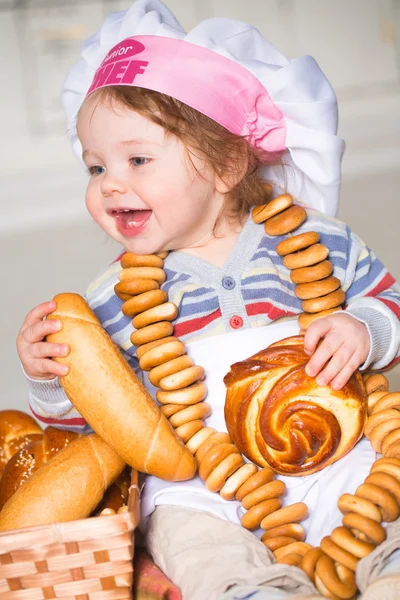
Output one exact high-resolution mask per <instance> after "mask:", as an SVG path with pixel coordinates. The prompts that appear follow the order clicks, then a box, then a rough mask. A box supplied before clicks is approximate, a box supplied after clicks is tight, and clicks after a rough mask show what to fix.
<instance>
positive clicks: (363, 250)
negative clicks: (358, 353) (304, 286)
mask: <svg viewBox="0 0 400 600" xmlns="http://www.w3.org/2000/svg"><path fill="white" fill-rule="evenodd" d="M347 241H348V248H347V264H346V267H345V275H344V281H343V290H344V291H345V292H346V307H345V308H346V311H347V312H349V313H350V314H351V315H353V316H354V317H355V318H356V319H358V320H359V321H361V322H363V323H364V324H365V325H366V327H367V329H368V332H369V335H370V340H371V348H370V352H369V354H368V357H367V359H366V361H365V363H364V364H363V365H362V366H361V367H360V368H361V369H366V368H368V367H369V368H371V369H386V368H391V367H392V366H393V365H394V364H396V362H398V361H399V360H400V321H399V317H400V288H399V286H398V285H397V283H396V280H395V279H394V277H392V275H391V274H390V273H389V271H388V270H387V269H386V267H385V266H384V265H383V264H382V263H381V261H380V260H379V259H378V258H377V257H376V256H375V254H374V253H373V252H372V251H371V250H370V249H369V248H368V247H367V246H366V244H365V243H364V242H363V241H362V240H360V238H359V237H358V236H357V235H356V234H355V233H353V232H352V231H351V230H350V229H349V228H347Z"/></svg>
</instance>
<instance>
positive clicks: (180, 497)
mask: <svg viewBox="0 0 400 600" xmlns="http://www.w3.org/2000/svg"><path fill="white" fill-rule="evenodd" d="M297 334H298V325H297V320H296V321H295V320H291V321H284V322H281V323H279V322H275V323H272V324H270V325H268V326H266V327H256V328H253V329H245V330H242V331H236V332H232V333H226V334H223V335H217V336H212V337H209V338H206V339H204V340H200V341H198V342H193V343H189V344H186V348H187V353H188V355H189V356H190V357H191V358H192V359H193V360H194V362H195V364H197V365H201V366H202V367H204V369H205V372H206V384H207V388H208V395H207V398H206V402H207V403H208V404H210V405H211V407H212V414H211V416H210V417H208V419H206V420H205V423H206V425H207V426H210V427H214V428H215V429H216V430H217V431H227V428H226V425H225V419H224V403H225V392H226V388H225V385H224V382H223V378H224V376H225V375H226V373H228V371H229V370H230V366H231V365H232V364H233V363H235V362H238V361H241V360H244V359H246V358H248V357H250V356H251V355H253V354H255V353H256V352H258V351H260V350H263V349H264V348H266V347H267V346H269V344H272V343H273V342H276V341H278V340H281V339H283V338H286V337H289V336H292V335H297ZM144 377H145V381H144V383H145V385H146V387H147V389H148V390H149V391H150V393H151V394H152V396H153V397H155V392H156V391H157V390H156V388H154V387H153V386H152V385H151V383H150V382H149V381H148V378H147V373H145V374H144ZM375 459H376V454H375V452H374V451H373V449H372V447H371V445H370V443H369V441H368V440H367V439H366V438H363V439H362V440H360V442H358V444H357V445H356V446H355V448H353V450H352V451H351V452H350V453H349V454H347V455H346V456H345V457H344V458H342V459H341V460H339V461H337V462H335V463H334V464H332V465H330V466H328V467H326V468H325V469H323V470H322V471H319V472H317V473H313V474H312V475H304V476H297V477H288V476H283V475H278V476H277V478H278V479H281V480H282V481H284V482H285V484H286V486H287V492H286V494H285V496H284V497H283V506H287V505H288V504H292V503H293V502H305V503H306V504H307V506H308V509H309V517H308V518H307V520H305V521H303V523H302V524H303V526H304V528H305V530H306V532H307V542H308V543H310V544H312V545H319V543H320V541H321V539H322V538H323V537H324V536H326V535H329V534H330V533H331V532H332V530H333V529H334V528H335V527H338V526H339V525H341V524H342V523H341V520H342V516H343V515H342V514H341V513H340V511H339V510H338V508H337V501H338V498H339V496H340V495H341V494H343V493H345V492H347V493H350V494H352V493H354V492H355V490H356V488H357V487H358V486H359V485H360V484H361V483H363V481H364V479H365V478H366V476H367V475H368V473H369V469H370V467H371V465H372V463H373V462H374V460H375ZM161 504H172V505H175V506H176V505H178V506H179V505H180V506H186V507H188V508H193V509H197V510H201V511H207V512H210V513H213V514H214V515H216V516H217V517H220V518H221V519H227V520H229V521H232V522H233V523H238V524H240V518H241V516H242V515H243V514H244V512H245V509H244V508H243V507H242V505H241V503H240V502H237V501H236V500H232V501H226V500H223V498H221V496H220V495H219V493H218V492H216V493H215V492H209V491H208V490H207V488H206V487H205V484H204V483H203V481H202V480H201V479H200V477H199V476H196V477H195V478H194V479H192V480H190V481H184V482H177V483H173V482H166V481H163V480H161V479H159V478H157V477H153V476H147V477H146V482H145V485H144V488H143V492H142V523H141V528H142V529H143V530H145V529H146V524H147V521H148V517H149V515H150V514H151V513H152V512H153V511H154V509H155V507H156V506H159V505H161ZM262 533H263V531H262V530H261V529H259V530H257V531H256V532H255V534H256V535H258V537H260V536H261V534H262Z"/></svg>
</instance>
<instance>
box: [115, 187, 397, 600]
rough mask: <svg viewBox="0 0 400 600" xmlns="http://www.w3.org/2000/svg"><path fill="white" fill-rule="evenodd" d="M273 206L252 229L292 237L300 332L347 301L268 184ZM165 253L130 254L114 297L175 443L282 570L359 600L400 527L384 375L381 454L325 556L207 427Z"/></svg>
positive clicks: (284, 200) (302, 515)
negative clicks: (168, 283) (171, 298)
mask: <svg viewBox="0 0 400 600" xmlns="http://www.w3.org/2000/svg"><path fill="white" fill-rule="evenodd" d="M263 185H264V187H265V192H266V198H267V200H268V202H267V203H266V204H264V205H262V206H256V207H254V209H253V211H252V218H253V221H254V222H256V223H258V224H261V223H264V229H265V232H266V233H267V235H269V236H282V235H287V234H288V237H287V238H286V239H284V240H283V241H281V242H280V243H279V244H278V245H277V247H276V251H277V253H278V255H279V256H281V257H283V264H284V266H285V267H287V268H288V269H289V270H290V278H291V280H292V282H293V283H295V284H296V286H295V294H296V296H297V297H298V298H299V299H301V300H302V308H303V310H304V312H303V313H302V314H300V315H299V317H298V323H299V327H300V330H301V333H304V332H305V331H306V329H307V328H308V327H309V325H310V324H311V323H312V322H313V321H314V320H315V319H317V318H319V317H324V316H327V315H329V314H331V313H333V312H335V311H338V310H341V305H342V304H343V303H344V301H345V294H344V292H343V290H341V287H340V285H341V284H340V280H339V279H338V278H336V277H334V276H332V272H333V265H332V263H331V262H330V261H329V259H328V255H329V249H328V248H327V247H326V246H324V245H323V244H320V243H319V242H320V238H319V235H318V233H316V232H306V233H301V234H298V235H294V236H292V235H291V234H292V232H293V231H295V230H296V229H297V228H298V227H300V225H302V224H303V223H304V222H305V220H306V219H307V213H306V210H305V209H304V208H303V207H301V206H299V205H295V204H293V198H292V196H291V195H290V194H283V195H281V196H278V197H277V198H274V199H271V198H272V187H271V186H270V185H269V184H267V183H264V184H263ZM167 255H168V252H161V253H157V254H152V255H136V254H133V253H130V252H128V253H126V254H124V255H123V257H122V259H121V267H122V271H121V273H120V275H119V282H118V283H117V284H116V286H115V293H116V294H117V296H118V297H119V298H120V299H121V300H123V302H124V303H123V305H122V312H123V314H124V315H126V316H128V317H133V318H132V325H133V327H134V328H135V331H134V332H133V333H132V334H131V337H130V339H131V342H132V344H133V345H135V346H136V347H137V352H136V354H137V358H138V359H139V365H140V368H141V369H142V370H144V371H148V377H149V381H150V382H151V383H152V384H153V385H154V386H155V387H158V388H159V390H158V391H157V393H156V398H157V401H158V402H159V403H160V404H161V406H160V410H161V411H162V413H163V414H164V415H165V416H166V418H167V419H168V420H169V422H170V424H171V426H172V427H173V428H174V429H175V432H176V434H177V435H178V436H179V437H180V438H181V440H182V441H183V442H184V443H185V444H186V446H187V448H188V449H189V450H190V451H191V452H192V453H193V454H194V456H195V458H196V459H197V462H198V472H199V476H200V477H201V479H202V480H203V481H204V482H205V485H206V487H207V488H208V489H209V490H210V491H212V492H219V493H220V495H221V497H222V498H223V499H224V500H238V501H239V502H241V503H242V506H243V507H244V508H245V509H246V511H247V512H246V513H245V514H244V515H243V517H242V520H241V523H242V525H243V527H245V528H247V529H249V530H255V529H258V528H259V527H261V529H263V530H265V533H264V534H263V535H262V537H261V541H262V542H263V543H264V544H265V545H266V546H267V548H269V550H271V551H272V552H273V554H274V556H275V559H276V562H278V563H283V564H289V565H295V566H298V567H300V568H301V569H303V571H304V572H305V573H306V574H307V575H308V576H309V578H310V580H311V581H312V582H313V583H314V585H315V586H316V588H317V589H318V590H319V592H320V593H321V594H322V595H323V596H325V597H326V598H330V599H332V600H337V599H339V600H351V599H352V598H354V597H355V595H356V594H357V586H356V582H355V570H356V566H357V563H358V561H359V560H360V559H361V558H363V557H365V556H367V555H368V554H369V553H370V552H372V551H373V550H374V549H375V548H376V547H377V546H378V545H379V544H381V543H382V542H383V541H384V540H385V539H386V530H385V528H384V527H383V526H382V524H381V523H382V522H383V521H385V522H389V521H394V520H395V519H396V518H397V517H398V516H399V514H400V459H399V458H397V457H398V456H399V455H400V428H399V427H398V426H397V427H396V424H395V420H394V419H390V418H389V416H388V411H392V413H393V415H390V416H398V412H397V411H398V410H400V393H389V392H388V389H389V388H388V382H387V379H386V378H385V377H384V376H383V375H370V376H368V375H367V376H364V384H365V391H366V394H367V395H368V415H369V418H368V421H367V425H366V427H365V430H364V434H365V435H366V436H367V437H368V439H370V441H371V445H372V447H373V449H374V450H375V451H376V452H380V453H382V454H383V458H380V459H378V460H376V461H375V462H374V464H373V465H372V467H371V470H370V474H369V475H368V476H367V478H366V479H365V482H364V483H363V484H362V485H360V486H359V487H358V488H357V490H356V492H355V494H354V495H352V494H343V495H342V496H341V497H340V498H339V501H338V508H339V510H340V511H341V512H342V513H343V515H344V516H343V521H342V523H343V525H342V526H341V527H336V528H335V529H334V530H333V531H332V533H331V535H330V536H326V537H324V538H323V539H322V540H321V544H320V546H319V547H312V546H311V545H310V544H308V543H306V541H305V539H306V534H305V530H304V528H303V527H302V525H301V524H300V523H301V521H303V520H304V519H306V518H307V516H308V509H307V506H306V504H304V503H303V502H297V503H295V504H292V505H289V506H286V507H283V508H282V499H281V498H282V496H283V495H284V493H285V491H286V486H285V484H284V483H283V482H282V481H280V480H277V479H275V475H276V472H275V471H274V470H273V469H272V468H271V467H264V468H261V469H259V468H258V466H256V465H255V464H253V463H245V461H244V459H243V457H242V454H241V453H240V451H239V449H238V448H237V446H236V445H235V444H234V443H233V442H232V439H231V437H230V436H229V434H228V433H225V432H217V431H216V430H215V429H213V428H212V427H207V426H205V423H204V419H206V418H207V417H208V416H210V414H211V406H210V405H209V404H207V403H206V402H204V399H205V397H206V395H207V388H206V385H205V383H204V381H203V379H204V377H205V371H204V369H203V368H202V367H201V366H199V365H195V364H193V361H192V359H191V358H190V357H189V356H188V355H187V353H186V347H185V344H184V343H183V342H181V341H180V340H178V339H177V338H176V337H175V336H174V335H173V325H172V323H171V321H173V320H174V319H175V318H176V317H177V315H178V309H177V307H176V306H175V304H173V303H172V302H168V296H167V293H166V292H165V291H164V290H162V289H160V285H161V284H162V283H163V282H164V281H165V279H166V275H165V272H164V270H163V265H164V262H163V261H164V258H165V257H166V256H167Z"/></svg>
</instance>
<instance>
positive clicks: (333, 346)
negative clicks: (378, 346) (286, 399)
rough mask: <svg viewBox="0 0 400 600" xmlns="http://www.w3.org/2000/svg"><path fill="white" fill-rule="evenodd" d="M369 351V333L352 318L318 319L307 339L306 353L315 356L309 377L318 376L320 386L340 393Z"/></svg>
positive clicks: (340, 315)
mask: <svg viewBox="0 0 400 600" xmlns="http://www.w3.org/2000/svg"><path fill="white" fill-rule="evenodd" d="M321 338H323V341H322V342H321V343H320V345H319V346H318V342H319V340H320V339H321ZM317 346H318V348H317ZM369 349H370V338H369V333H368V329H367V328H366V326H365V325H364V324H363V323H360V321H357V319H354V318H353V317H352V316H351V315H348V314H346V313H345V312H337V313H333V314H332V315H330V316H329V317H324V318H322V319H317V320H316V321H314V322H313V323H311V325H310V327H309V328H308V329H307V331H306V333H305V335H304V350H305V351H306V353H307V354H310V355H311V354H312V356H311V358H310V360H309V362H308V363H307V366H306V373H307V375H309V376H311V377H313V376H315V375H317V374H318V377H317V384H318V385H328V384H330V385H331V386H332V387H333V388H334V389H335V390H340V389H342V387H343V386H344V385H345V384H346V383H347V381H348V380H349V379H350V377H351V376H352V375H353V373H354V371H355V370H356V369H358V367H359V366H360V365H362V364H363V362H365V359H366V358H367V356H368V353H369ZM324 367H325V368H324Z"/></svg>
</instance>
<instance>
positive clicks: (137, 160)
mask: <svg viewBox="0 0 400 600" xmlns="http://www.w3.org/2000/svg"><path fill="white" fill-rule="evenodd" d="M130 161H131V163H132V165H133V166H134V167H141V166H142V165H145V164H146V163H147V162H148V161H149V159H148V158H144V156H134V157H133V158H131V159H130Z"/></svg>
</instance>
